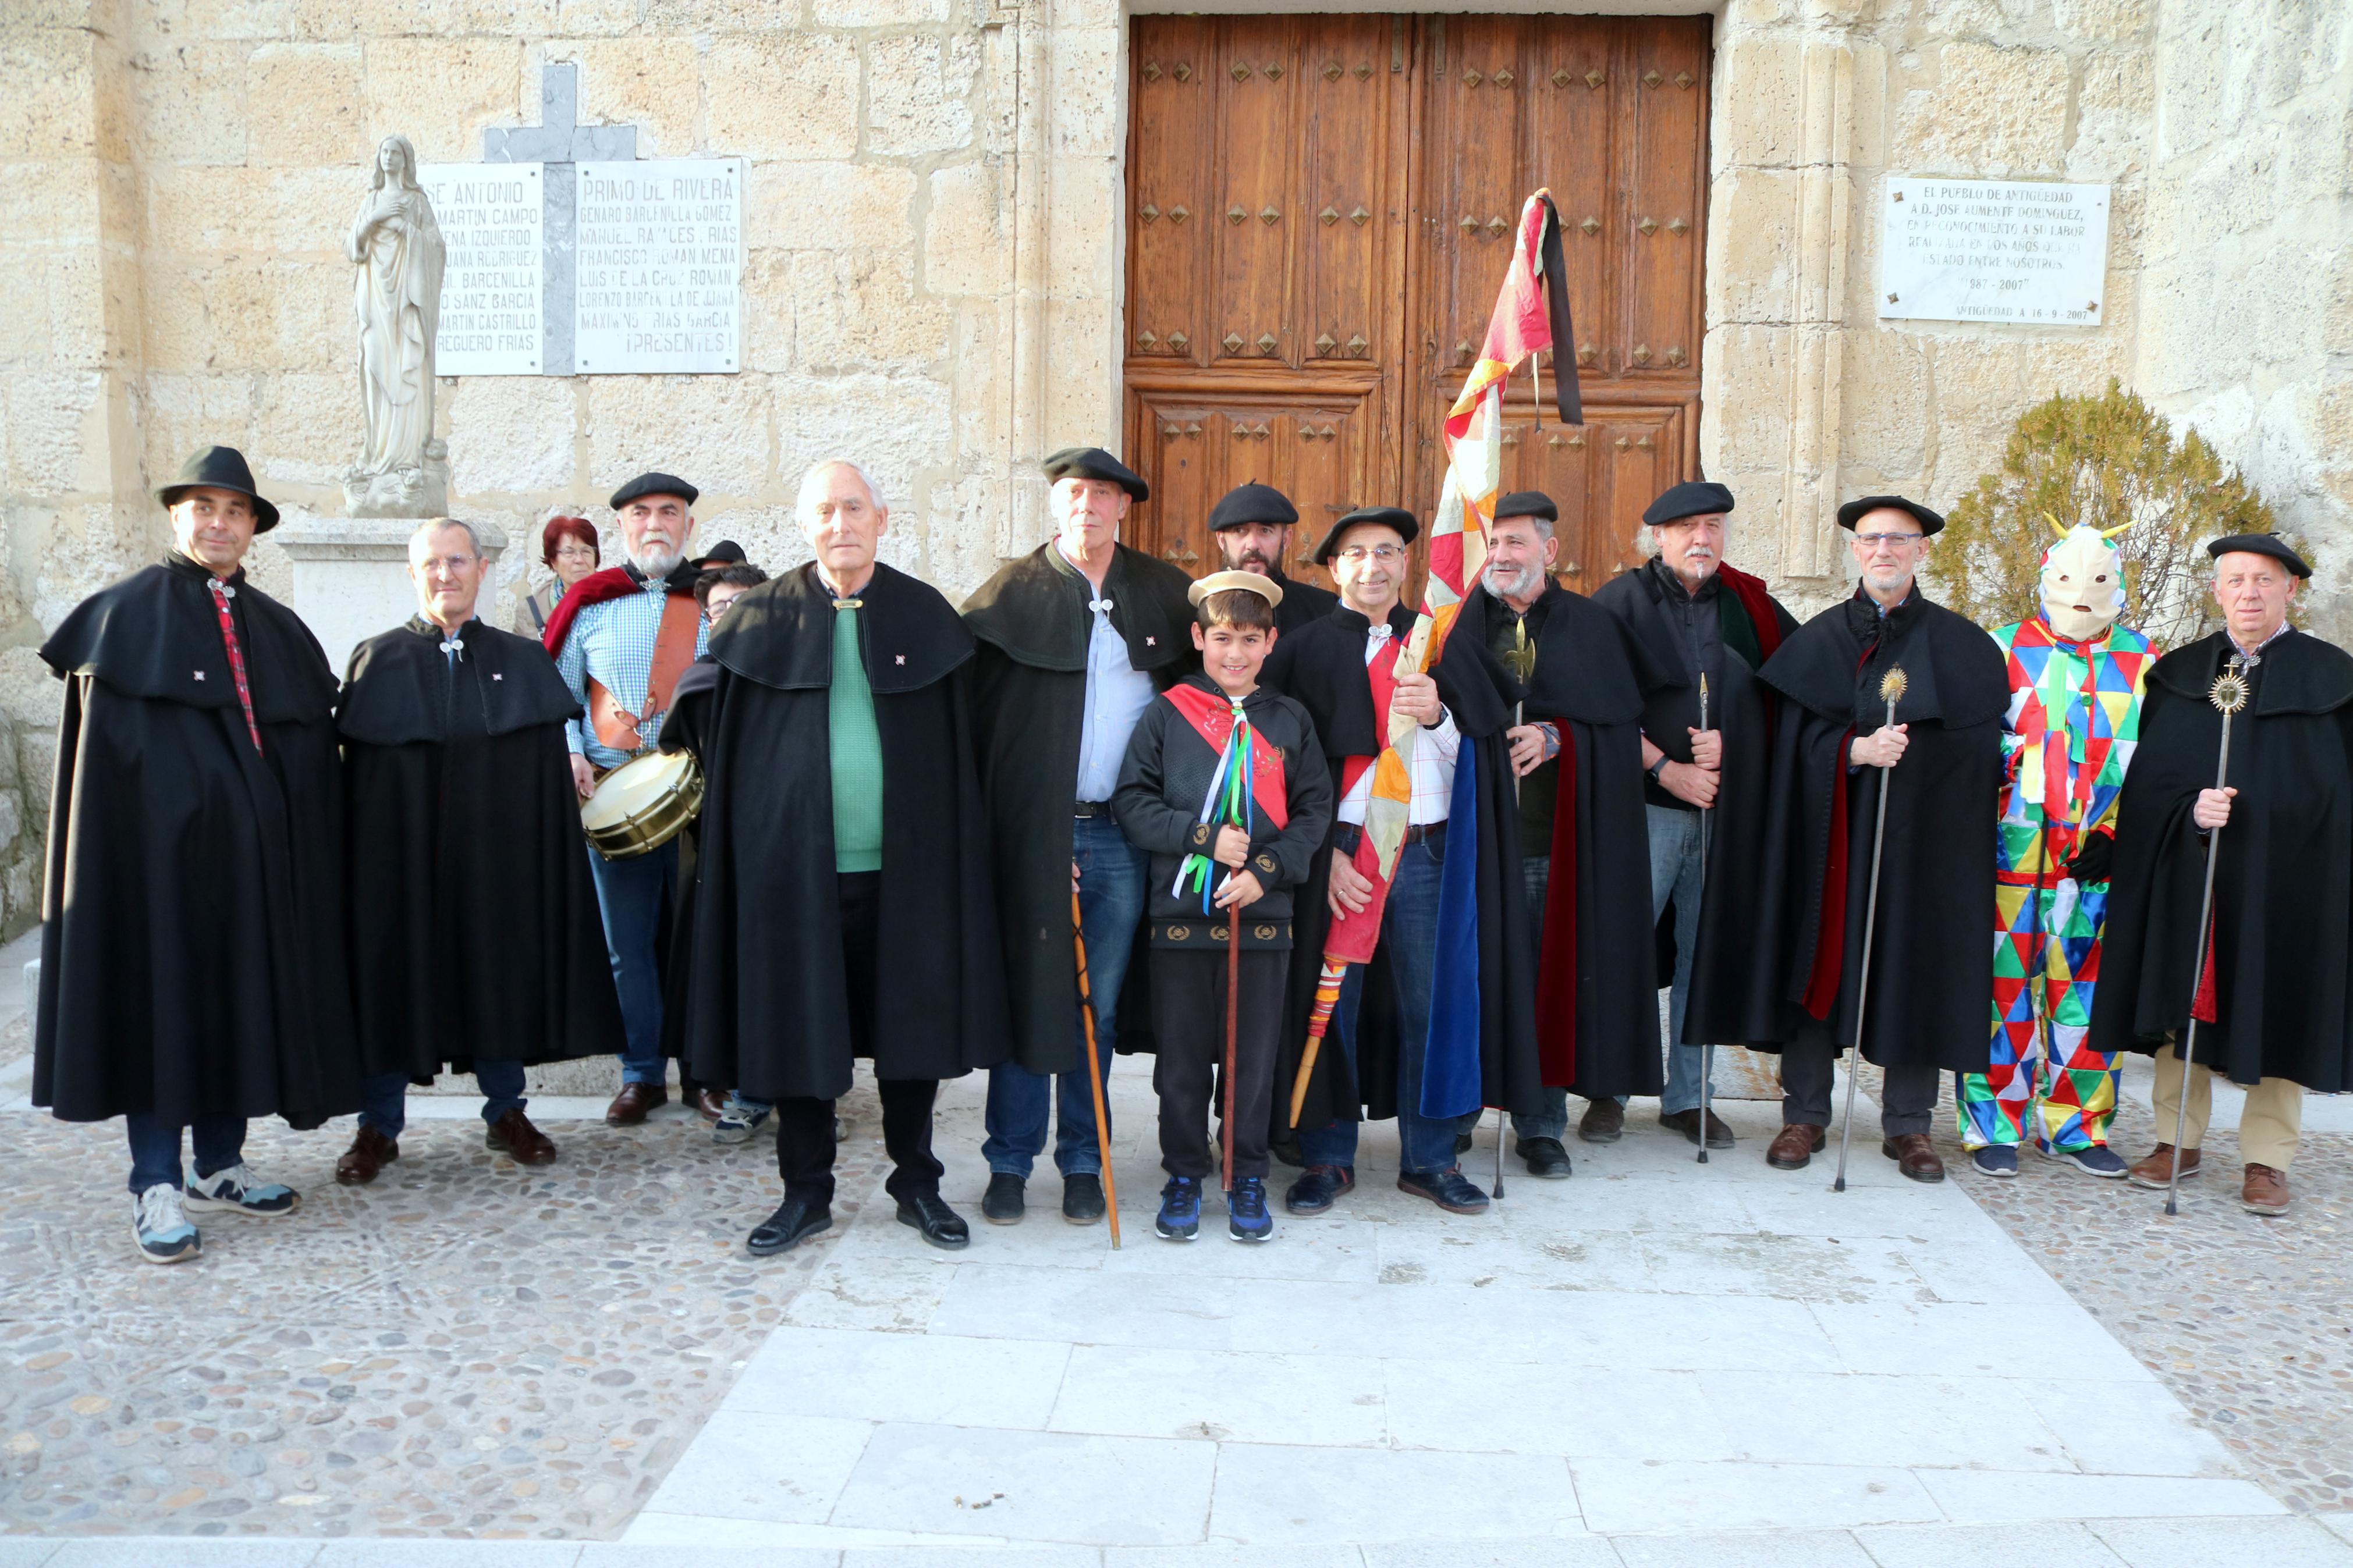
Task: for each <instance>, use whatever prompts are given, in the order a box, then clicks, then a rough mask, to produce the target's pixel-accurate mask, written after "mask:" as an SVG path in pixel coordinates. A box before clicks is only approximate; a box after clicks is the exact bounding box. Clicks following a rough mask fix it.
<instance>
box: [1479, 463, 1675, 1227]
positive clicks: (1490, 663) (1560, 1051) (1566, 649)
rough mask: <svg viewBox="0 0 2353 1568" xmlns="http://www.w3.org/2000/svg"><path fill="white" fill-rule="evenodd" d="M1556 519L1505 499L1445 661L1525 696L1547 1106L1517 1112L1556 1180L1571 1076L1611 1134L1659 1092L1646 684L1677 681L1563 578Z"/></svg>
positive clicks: (1520, 765) (1524, 883)
mask: <svg viewBox="0 0 2353 1568" xmlns="http://www.w3.org/2000/svg"><path fill="white" fill-rule="evenodd" d="M1557 521H1559V512H1558V510H1556V508H1555V507H1554V505H1553V502H1552V500H1551V498H1549V497H1547V496H1546V495H1544V494H1543V493H1542V492H1540V491H1536V490H1522V491H1519V492H1517V493H1515V494H1512V495H1507V496H1505V497H1504V498H1503V499H1502V500H1498V501H1497V502H1496V503H1495V521H1494V525H1493V528H1492V529H1491V530H1490V531H1489V533H1488V542H1487V551H1488V553H1487V563H1486V565H1485V566H1484V567H1483V568H1482V569H1481V571H1480V574H1479V584H1478V586H1476V587H1474V588H1473V589H1472V591H1471V592H1470V594H1469V595H1466V596H1465V597H1464V599H1463V601H1462V611H1461V617H1460V619H1458V620H1457V621H1456V623H1455V626H1454V632H1453V635H1452V636H1451V637H1449V638H1448V639H1447V643H1446V648H1447V657H1446V662H1447V663H1451V662H1453V661H1455V660H1457V659H1475V660H1480V661H1482V662H1483V663H1484V664H1485V665H1486V666H1487V667H1488V668H1490V669H1491V671H1493V672H1495V674H1494V679H1497V680H1500V681H1502V682H1503V683H1504V685H1506V686H1508V687H1509V688H1511V689H1513V690H1514V693H1515V694H1519V693H1525V701H1524V702H1523V703H1522V705H1521V706H1520V708H1519V710H1518V711H1517V712H1516V714H1515V715H1514V728H1513V730H1512V731H1511V745H1512V750H1513V765H1514V767H1515V768H1516V769H1518V770H1519V772H1520V774H1521V777H1520V780H1519V784H1518V791H1519V801H1518V805H1517V807H1516V812H1515V815H1516V816H1517V817H1518V843H1519V847H1520V867H1521V877H1520V882H1519V884H1518V885H1519V887H1520V888H1521V889H1522V891H1523V897H1524V899H1525V904H1526V908H1527V916H1528V921H1529V924H1530V926H1531V928H1532V945H1534V947H1535V951H1536V952H1537V971H1536V972H1537V975H1538V978H1537V981H1536V1004H1535V1005H1536V1036H1537V1039H1538V1041H1539V1042H1540V1044H1541V1047H1542V1055H1543V1077H1544V1083H1545V1090H1544V1108H1543V1109H1542V1110H1540V1111H1538V1112H1536V1113H1535V1114H1534V1115H1522V1116H1518V1117H1515V1118H1514V1121H1513V1131H1514V1134H1515V1135H1516V1142H1515V1149H1514V1152H1517V1153H1518V1155H1519V1156H1520V1158H1521V1159H1522V1160H1524V1161H1525V1162H1526V1163H1527V1167H1528V1170H1529V1171H1530V1173H1533V1174H1535V1175H1538V1176H1543V1177H1546V1178H1548V1179H1552V1180H1560V1179H1564V1178H1566V1177H1567V1175H1568V1174H1569V1172H1570V1163H1569V1158H1568V1151H1567V1148H1566V1147H1565V1146H1564V1145H1563V1144H1562V1142H1561V1135H1562V1133H1564V1132H1566V1131H1567V1129H1568V1094H1569V1090H1570V1089H1572V1088H1573V1089H1575V1090H1576V1092H1577V1093H1578V1094H1580V1095H1583V1096H1584V1097H1585V1098H1586V1099H1588V1100H1590V1101H1591V1102H1592V1108H1591V1109H1590V1110H1588V1111H1587V1113H1586V1116H1585V1122H1586V1124H1587V1126H1588V1128H1589V1127H1591V1126H1592V1125H1593V1124H1594V1123H1595V1122H1596V1121H1599V1119H1600V1118H1601V1117H1602V1116H1603V1115H1604V1114H1606V1115H1607V1116H1608V1117H1609V1122H1608V1125H1609V1128H1610V1129H1611V1132H1610V1136H1611V1137H1612V1138H1614V1137H1615V1135H1616V1132H1615V1130H1616V1128H1617V1127H1618V1125H1619V1124H1620V1121H1622V1115H1621V1113H1620V1110H1619V1105H1620V1097H1621V1096H1624V1095H1629V1094H1656V1093H1658V1092H1659V1047H1658V1036H1659V998H1658V988H1657V986H1656V985H1655V984H1653V983H1652V980H1651V968H1652V958H1653V953H1652V947H1653V943H1652V942H1651V928H1650V926H1649V925H1648V924H1647V923H1645V922H1644V921H1642V920H1641V911H1642V910H1648V909H1651V856H1650V854H1649V853H1648V851H1647V845H1648V842H1649V840H1648V837H1647V834H1646V831H1645V826H1644V822H1643V816H1642V786H1641V760H1640V757H1639V755H1638V753H1639V752H1640V749H1641V728H1640V721H1641V717H1642V700H1643V694H1644V693H1645V692H1646V691H1647V690H1649V689H1651V688H1652V687H1654V686H1656V685H1658V684H1660V683H1661V682H1662V680H1664V679H1669V678H1668V677H1666V676H1664V675H1663V674H1662V672H1661V671H1659V670H1658V669H1655V668H1651V665H1650V664H1649V663H1648V662H1647V661H1646V659H1645V658H1644V654H1643V650H1642V648H1641V645H1639V644H1638V643H1636V642H1635V640H1634V639H1633V637H1632V635H1631V634H1630V632H1629V631H1628V630H1627V629H1626V627H1625V626H1624V625H1623V624H1622V623H1620V621H1618V620H1617V619H1616V618H1615V617H1613V616H1610V614H1609V612H1608V611H1607V610H1604V609H1602V608H1601V607H1600V605H1599V603H1598V602H1596V601H1594V600H1591V599H1587V598H1584V597H1582V596H1581V595H1576V594H1571V593H1568V592H1567V591H1566V590H1565V589H1563V588H1561V587H1560V586H1559V585H1557V584H1555V583H1554V582H1553V580H1552V576H1551V573H1550V568H1551V566H1552V564H1553V563H1554V562H1555V561H1556V560H1557V559H1558V557H1559V554H1560V542H1559V541H1558V540H1557V539H1556V538H1555V537H1554V534H1553V529H1554V525H1555V524H1556V522H1557ZM1443 668H1445V664H1441V665H1440V669H1443ZM1597 1141H1607V1140H1597Z"/></svg>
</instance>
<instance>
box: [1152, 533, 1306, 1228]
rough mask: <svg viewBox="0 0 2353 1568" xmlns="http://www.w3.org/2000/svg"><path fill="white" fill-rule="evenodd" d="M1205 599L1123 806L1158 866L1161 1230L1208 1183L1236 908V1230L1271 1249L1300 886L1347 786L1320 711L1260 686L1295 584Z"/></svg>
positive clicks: (1213, 587) (1251, 583)
mask: <svg viewBox="0 0 2353 1568" xmlns="http://www.w3.org/2000/svg"><path fill="white" fill-rule="evenodd" d="M1190 597H1191V599H1192V602H1193V605H1194V609H1195V614H1196V616H1197V617H1198V618H1197V620H1196V623H1195V625H1194V627H1193V646H1194V647H1197V648H1198V649H1200V650H1201V664H1202V673H1201V674H1198V675H1192V676H1187V677H1186V678H1185V679H1183V680H1181V681H1179V682H1178V683H1177V684H1176V685H1175V686H1173V687H1171V688H1170V689H1168V690H1166V692H1163V693H1162V694H1161V695H1160V696H1158V697H1157V698H1155V699H1154V700H1153V702H1152V705H1151V707H1149V708H1147V709H1145V712H1144V717H1143V719H1142V720H1140V721H1138V722H1137V724H1136V726H1135V732H1134V736H1133V738H1132V739H1131V740H1130V741H1129V742H1128V748H1127V762H1126V765H1125V766H1124V768H1123V769H1122V770H1121V773H1120V780H1119V790H1118V793H1117V794H1116V795H1113V797H1112V812H1113V816H1116V817H1117V818H1118V819H1119V826H1120V830H1121V831H1122V832H1124V833H1125V834H1126V835H1127V838H1128V841H1129V842H1130V843H1132V844H1134V846H1135V847H1137V848H1139V849H1143V850H1145V851H1146V852H1148V853H1149V854H1150V855H1151V857H1152V879H1151V883H1150V887H1151V902H1150V904H1149V906H1148V907H1147V910H1146V912H1145V924H1146V927H1147V929H1148V931H1149V933H1150V943H1151V947H1152V1001H1153V1022H1154V1026H1155V1035H1156V1037H1157V1039H1158V1047H1159V1062H1158V1066H1157V1067H1156V1068H1155V1071H1154V1073H1153V1088H1154V1089H1155V1090H1157V1091H1158V1093H1159V1095H1160V1156H1161V1158H1160V1163H1161V1166H1162V1168H1163V1169H1165V1170H1166V1172H1167V1173H1168V1184H1167V1185H1166V1187H1164V1188H1163V1189H1162V1190H1161V1194H1160V1195H1161V1203H1160V1215H1159V1218H1158V1221H1157V1224H1156V1226H1155V1228H1156V1229H1157V1230H1158V1232H1159V1234H1160V1235H1161V1236H1162V1237H1166V1238H1167V1239H1168V1240H1171V1241H1190V1240H1192V1239H1193V1238H1194V1237H1196V1236H1197V1235H1198V1234H1199V1231H1200V1220H1201V1185H1202V1183H1203V1182H1204V1181H1205V1180H1207V1179H1208V1178H1209V1176H1210V1175H1211V1173H1212V1165H1211V1160H1210V1158H1209V1153H1208V1115H1209V1094H1210V1087H1211V1084H1212V1081H1213V1073H1214V1071H1215V1069H1216V1068H1217V1066H1218V1064H1219V1061H1220V1059H1221V1058H1222V1056H1223V1052H1224V1047H1225V1038H1226V956H1227V929H1228V928H1227V921H1229V920H1230V919H1232V918H1234V914H1235V911H1236V910H1239V911H1240V921H1241V947H1240V959H1239V963H1240V1002H1239V1005H1237V1007H1236V1009H1235V1016H1236V1019H1237V1027H1236V1042H1235V1051H1234V1061H1235V1066H1234V1075H1233V1085H1232V1093H1233V1113H1232V1114H1231V1115H1230V1116H1229V1117H1226V1118H1225V1119H1224V1131H1225V1136H1226V1137H1228V1138H1230V1139H1232V1140H1233V1146H1232V1163H1233V1190H1232V1191H1231V1192H1230V1193H1229V1194H1227V1204H1226V1206H1227V1212H1228V1216H1229V1218H1228V1226H1227V1230H1228V1234H1229V1235H1230V1236H1231V1237H1233V1239H1235V1240H1236V1241H1264V1240H1266V1239H1267V1238H1268V1237H1271V1236H1272V1235H1273V1234H1274V1224H1273V1221H1272V1220H1271V1218H1270V1217H1269V1216H1268V1214H1267V1206H1266V1172H1267V1147H1266V1145H1267V1126H1268V1115H1269V1106H1270V1096H1271V1094H1272V1092H1273V1084H1274V1057H1275V1047H1276V1042H1277V1038H1278V1037H1279V1036H1280V1034H1281V1032H1282V1003H1283V989H1284V976H1285V971H1286V967H1287V963H1288V960H1287V958H1286V956H1285V955H1286V954H1287V953H1288V952H1289V951H1290V948H1291V920H1292V907H1291V904H1292V889H1294V888H1295V887H1297V886H1298V884H1299V883H1300V882H1302V881H1303V880H1304V879H1306V877H1307V872H1308V862H1309V859H1310V858H1311V857H1312V856H1313V855H1314V853H1315V851H1316V850H1317V849H1318V848H1320V847H1322V846H1323V843H1324V835H1325V833H1326V832H1328V831H1329V830H1330V828H1331V825H1332V779H1331V773H1330V772H1329V771H1328V770H1327V769H1326V767H1325V766H1324V750H1323V747H1322V746H1321V745H1320V744H1318V743H1317V742H1316V739H1315V729H1314V724H1313V722H1312V721H1310V720H1309V719H1308V717H1307V710H1305V709H1303V708H1302V707H1301V706H1300V705H1299V704H1298V703H1296V702H1294V701H1293V700H1291V699H1290V698H1288V697H1283V696H1279V695H1277V694H1276V693H1274V692H1271V691H1263V690H1261V689H1259V684H1258V677H1259V670H1260V668H1261V666H1263V665H1264V664H1265V663H1266V656H1267V654H1268V653H1269V652H1270V651H1271V649H1272V648H1273V647H1274V637H1275V630H1274V609H1275V605H1278V604H1280V603H1281V602H1282V587H1281V586H1280V585H1279V584H1275V583H1274V582H1272V581H1271V580H1270V579H1268V578H1266V577H1262V576H1260V575H1258V574H1256V573H1251V572H1218V573H1213V574H1210V575H1209V576H1207V577H1204V578H1202V579H1201V580H1200V581H1199V582H1198V583H1196V584H1193V586H1192V589H1191V593H1190Z"/></svg>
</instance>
